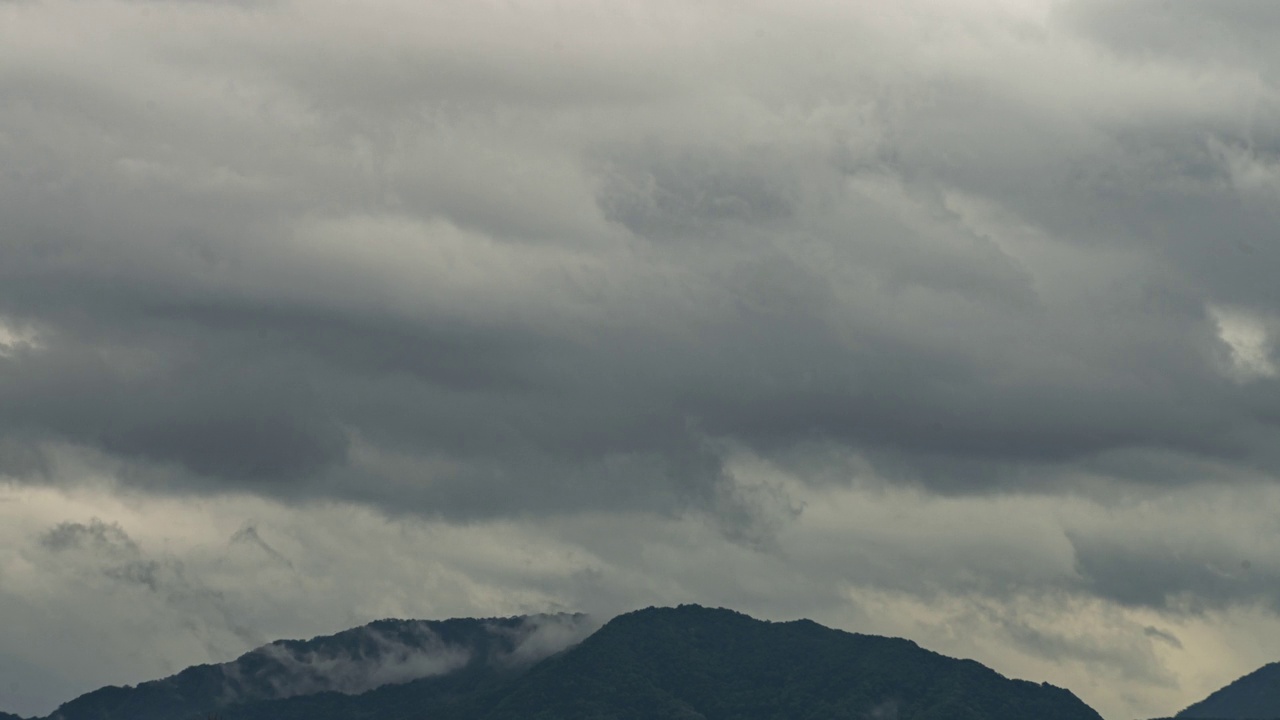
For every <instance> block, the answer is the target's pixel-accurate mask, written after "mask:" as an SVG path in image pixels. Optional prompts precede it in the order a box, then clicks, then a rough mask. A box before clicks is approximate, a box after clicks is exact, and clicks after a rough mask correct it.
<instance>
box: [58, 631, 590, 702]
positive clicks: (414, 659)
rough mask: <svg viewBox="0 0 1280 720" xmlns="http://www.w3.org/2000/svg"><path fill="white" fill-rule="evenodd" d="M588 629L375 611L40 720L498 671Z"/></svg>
mask: <svg viewBox="0 0 1280 720" xmlns="http://www.w3.org/2000/svg"><path fill="white" fill-rule="evenodd" d="M594 628H595V626H594V625H593V624H591V621H590V620H589V619H588V618H587V617H586V616H584V615H534V616H527V617H514V618H490V619H482V620H477V619H471V618H466V619H455V620H444V621H424V620H380V621H377V622H373V623H370V624H368V625H364V626H362V627H358V628H353V629H351V630H346V631H343V632H340V633H337V634H336V635H329V636H325V637H318V638H314V639H312V640H282V641H277V642H274V643H271V644H269V645H264V646H263V647H260V648H258V649H256V650H253V651H251V652H248V653H246V654H244V655H242V656H240V657H239V658H237V659H236V660H234V661H232V662H229V663H222V664H218V665H197V666H194V667H190V668H187V669H186V670H183V671H182V672H180V673H178V674H177V675H173V676H171V677H167V678H164V679H162V680H155V681H151V682H145V683H141V684H140V685H138V686H137V687H114V686H113V687H105V688H101V689H99V690H95V691H93V692H90V693H87V694H85V695H82V696H80V697H78V698H76V699H74V700H72V701H70V702H68V703H65V704H63V705H62V706H61V707H59V708H58V709H57V710H55V711H54V712H53V713H52V714H51V715H50V716H49V718H48V720H180V719H181V718H188V717H196V716H203V715H205V714H208V713H212V712H215V711H218V712H221V711H222V710H223V709H224V708H227V707H232V706H253V705H259V704H263V703H268V702H270V701H272V700H281V699H286V698H292V697H312V696H320V697H329V696H335V697H337V698H345V697H350V696H355V695H357V694H360V693H365V692H368V691H370V690H373V689H375V688H378V687H382V686H392V687H394V686H396V685H398V684H402V683H406V682H411V681H415V680H420V679H424V678H434V677H449V678H451V682H456V681H457V679H459V678H464V677H466V678H470V677H473V676H475V677H490V676H493V677H498V676H502V675H505V674H510V673H513V672H517V671H519V670H522V669H523V668H525V667H528V665H530V664H531V663H533V662H536V661H537V660H540V659H542V658H543V657H545V656H546V655H548V654H550V653H551V652H554V651H556V650H560V649H561V648H563V647H564V646H565V645H567V644H569V643H571V642H576V641H578V640H580V639H581V638H582V637H583V636H584V635H586V634H587V633H589V632H590V631H591V630H593V629H594ZM331 704H332V703H331Z"/></svg>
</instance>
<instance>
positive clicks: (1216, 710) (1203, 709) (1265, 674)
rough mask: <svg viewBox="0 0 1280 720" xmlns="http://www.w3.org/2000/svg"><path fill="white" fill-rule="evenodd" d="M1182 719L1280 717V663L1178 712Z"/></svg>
mask: <svg viewBox="0 0 1280 720" xmlns="http://www.w3.org/2000/svg"><path fill="white" fill-rule="evenodd" d="M1177 717H1179V718H1197V719H1202V718H1218V719H1220V720H1276V719H1277V718H1280V663H1271V664H1270V665H1264V666H1262V667H1260V668H1258V669H1257V670H1254V671H1253V672H1251V673H1249V674H1248V675H1245V676H1244V677H1242V678H1240V679H1238V680H1236V681H1235V682H1232V683H1231V684H1230V685H1227V686H1226V687H1224V688H1222V689H1220V690H1217V691H1216V692H1214V693H1213V694H1211V695H1209V697H1207V698H1205V699H1204V700H1201V701H1200V702H1198V703H1195V704H1194V705H1191V706H1190V707H1188V708H1187V709H1186V710H1183V711H1182V712H1180V713H1178V715H1177Z"/></svg>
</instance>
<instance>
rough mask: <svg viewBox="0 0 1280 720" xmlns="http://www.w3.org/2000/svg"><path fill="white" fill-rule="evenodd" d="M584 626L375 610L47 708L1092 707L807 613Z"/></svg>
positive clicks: (1048, 714)
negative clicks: (337, 629)
mask: <svg viewBox="0 0 1280 720" xmlns="http://www.w3.org/2000/svg"><path fill="white" fill-rule="evenodd" d="M594 628H595V626H594V625H593V624H592V623H591V621H590V619H589V618H587V617H586V616H582V615H543V616H530V617H517V618H505V619H493V620H475V619H462V620H446V621H439V622H428V621H406V620H384V621H379V622H375V623H371V624H369V625H366V626H363V627H360V628H355V629H352V630H348V631H345V632H342V633H338V634H336V635H332V636H327V637H321V638H315V639H313V640H308V641H280V642H275V643H272V644H270V645H267V646H264V647H262V648H258V649H257V650H254V651H252V652H250V653H247V654H245V655H243V656H241V657H240V658H238V659H237V660H235V661H234V662H230V663H225V664H222V665H201V666H197V667H192V668H188V669H187V670H184V671H182V672H180V673H178V674H177V675H174V676H172V677H169V678H165V679H163V680H157V681H154V682H148V683H142V684H141V685H139V686H137V687H136V688H131V687H123V688H120V687H108V688H103V689H101V690H97V691H94V692H92V693H88V694H86V695H84V696H81V697H79V698H76V699H75V700H72V701H71V702H68V703H66V704H64V705H63V706H62V707H60V708H59V709H58V710H57V711H56V712H54V713H53V714H52V715H50V716H49V720H119V719H121V718H129V719H130V720H195V719H197V718H200V717H201V716H203V715H204V714H206V713H209V712H213V711H216V712H218V713H219V714H220V715H221V716H222V717H223V718H225V720H304V719H305V720H373V719H374V718H377V719H379V720H416V719H418V718H431V719H432V720H468V719H475V718H484V719H486V720H514V719H515V718H521V719H524V718H535V719H536V718H545V719H547V720H550V719H551V718H557V719H559V720H578V719H582V720H585V719H586V718H593V719H611V718H618V719H621V718H642V717H643V718H657V717H662V718H687V719H689V720H695V719H703V720H718V719H725V720H728V719H729V718H734V719H737V720H754V719H756V718H761V719H763V718H780V717H786V718H811V717H812V718H817V717H822V718H851V719H852V718H857V719H858V720H866V719H867V718H871V719H873V720H1025V719H1027V718H1036V719H1037V720H1100V716H1099V715H1098V713H1096V712H1095V711H1094V710H1093V709H1092V708H1090V707H1089V706H1087V705H1085V704H1084V703H1083V702H1082V701H1081V700H1079V699H1078V698H1077V697H1075V696H1074V695H1073V694H1072V693H1071V692H1070V691H1068V690H1064V689H1062V688H1058V687H1054V686H1051V685H1049V684H1047V683H1046V684H1037V683H1032V682H1027V681H1024V680H1012V679H1009V678H1006V677H1004V676H1002V675H1000V674H999V673H997V672H995V671H994V670H991V669H990V668H987V667H985V666H983V665H981V664H979V663H977V662H975V661H972V660H959V659H955V658H950V657H946V656H943V655H940V654H938V653H935V652H932V651H929V650H926V649H924V648H921V647H920V646H918V645H917V644H915V643H914V642H911V641H909V640H903V639H897V638H887V637H879V636H872V635H861V634H854V633H848V632H844V631H840V630H833V629H830V628H826V627H823V626H821V625H818V624H817V623H814V622H812V621H808V620H797V621H792V622H767V621H761V620H756V619H753V618H751V617H748V616H747V615H743V614H741V613H737V612H734V611H731V610H724V609H708V608H703V607H699V606H696V605H682V606H680V607H678V608H649V609H645V610H638V611H635V612H632V613H628V614H625V615H621V616H618V617H616V618H614V619H613V620H611V621H610V622H608V623H607V624H605V625H604V626H603V627H602V628H600V629H599V630H597V631H595V632H594V633H591V634H590V635H588V633H590V632H591V630H593V629H594ZM584 638H585V639H584ZM4 720H8V719H7V718H6V719H4Z"/></svg>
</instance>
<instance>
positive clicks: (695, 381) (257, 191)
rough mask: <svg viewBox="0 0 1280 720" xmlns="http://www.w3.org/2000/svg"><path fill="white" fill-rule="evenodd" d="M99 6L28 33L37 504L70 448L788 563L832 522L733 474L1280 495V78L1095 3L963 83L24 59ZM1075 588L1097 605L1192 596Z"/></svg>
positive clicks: (646, 45)
mask: <svg viewBox="0 0 1280 720" xmlns="http://www.w3.org/2000/svg"><path fill="white" fill-rule="evenodd" d="M72 7H73V6H69V5H65V4H61V3H52V4H49V5H48V6H40V5H19V6H12V7H10V8H8V9H7V10H6V11H5V12H6V13H7V14H8V16H9V17H10V19H12V20H13V24H12V25H11V27H14V28H17V29H15V30H12V31H10V34H13V37H12V38H11V39H12V42H10V43H6V49H5V50H4V52H5V53H7V55H6V56H5V57H6V58H11V59H12V61H11V62H7V63H6V64H5V67H6V71H5V72H4V73H3V74H2V75H0V92H3V93H4V95H5V97H6V98H7V100H8V101H7V102H6V104H5V106H4V107H3V108H0V167H3V170H2V171H0V213H2V214H3V216H4V217H5V227H4V229H3V232H4V242H2V243H0V321H2V322H3V326H0V327H2V328H6V330H5V332H6V333H7V334H10V335H12V334H14V333H18V332H19V331H22V332H24V333H28V334H29V335H30V336H31V340H30V341H29V342H25V343H17V342H16V341H15V342H6V343H5V344H4V345H2V346H0V350H2V352H0V433H3V440H4V442H2V443H0V451H2V452H3V453H4V457H3V458H2V460H3V463H2V464H3V466H4V467H6V468H9V467H12V468H17V469H18V470H17V471H18V472H19V474H21V475H22V476H23V477H24V478H28V479H35V478H38V477H41V476H44V475H48V473H47V472H43V473H42V472H40V468H41V465H40V463H39V462H38V460H39V459H40V458H39V455H40V453H41V452H42V451H47V452H49V453H54V452H56V451H58V449H59V448H65V447H68V446H70V447H75V448H82V449H88V450H90V451H92V452H95V453H98V454H99V456H100V457H101V458H104V462H106V463H115V465H113V467H116V468H123V470H121V472H120V476H121V477H122V478H123V479H124V480H125V481H126V482H133V483H135V484H136V485H137V486H140V487H146V488H149V489H151V490H164V491H168V492H179V493H185V492H199V493H210V492H213V493H217V492H223V491H227V490H246V489H248V490H251V491H253V492H260V493H263V494H269V495H275V496H277V497H280V498H285V499H287V500H289V501H302V500H310V499H333V498H337V499H348V500H358V501H360V502H368V503H372V504H375V505H377V506H379V507H382V508H385V509H388V510H391V511H393V512H396V513H411V514H424V515H431V516H444V517H448V518H475V517H495V516H510V515H526V516H541V515H546V514H549V513H553V512H563V511H567V510H568V511H571V510H581V509H584V508H596V509H599V508H605V509H610V510H616V511H622V512H629V511H638V512H652V513H660V514H680V513H682V512H686V511H688V510H690V509H692V510H694V511H697V512H703V513H706V514H709V515H711V516H713V517H715V518H717V519H718V522H719V523H720V528H721V530H722V531H723V532H724V533H725V534H726V535H727V536H729V537H732V538H736V539H738V540H740V541H741V542H743V543H746V544H748V545H751V546H754V547H760V548H767V547H770V542H771V541H770V537H771V536H772V535H774V534H776V533H777V532H778V531H779V529H780V528H783V527H785V526H786V524H787V522H788V518H793V517H795V516H796V515H797V513H799V512H802V510H801V508H800V507H799V506H798V505H796V504H795V503H793V502H791V501H790V499H789V498H787V497H786V496H785V495H786V494H785V493H784V492H781V491H774V490H770V489H769V488H763V489H760V488H757V489H756V490H752V491H746V490H743V489H742V486H741V484H740V483H738V482H737V479H736V478H735V477H734V474H733V471H732V470H731V469H730V468H729V460H730V459H731V458H732V456H733V455H734V454H735V453H739V452H749V453H754V454H757V455H759V456H761V457H765V458H768V459H769V460H771V461H774V462H777V463H779V464H783V465H787V466H788V467H792V468H800V467H808V468H809V469H810V471H811V475H812V476H813V477H814V478H817V477H819V476H823V477H829V476H830V474H831V473H830V472H828V471H827V470H825V469H822V468H816V469H815V468H813V467H812V466H813V463H812V462H808V463H806V462H802V461H796V460H795V455H796V453H797V449H798V448H808V447H813V446H822V445H828V446H832V447H835V448H838V449H839V450H840V452H843V453H847V454H852V455H856V456H858V457H861V458H864V459H865V460H866V461H868V462H869V463H870V466H871V468H872V469H873V470H874V471H875V472H877V473H878V474H879V476H880V477H881V478H882V479H884V480H885V481H887V482H891V483H913V484H916V485H918V486H920V487H922V488H924V489H926V490H927V491H929V492H945V493H949V494H954V495H966V494H974V493H991V494H999V493H1005V492H1011V491H1026V490H1030V491H1034V492H1054V491H1059V490H1063V491H1065V490H1071V489H1075V488H1077V487H1079V486H1082V485H1083V484H1084V483H1082V481H1081V480H1080V477H1081V476H1086V475H1093V476H1098V475H1100V476H1105V477H1106V480H1107V482H1120V483H1122V484H1123V483H1126V482H1135V481H1136V482H1140V483H1143V484H1145V485H1144V486H1146V487H1157V488H1158V487H1168V486H1172V485H1183V484H1194V483H1196V482H1205V481H1216V480H1221V479H1224V478H1234V477H1237V476H1246V475H1251V474H1254V475H1256V474H1261V475H1264V476H1274V474H1275V473H1276V472H1277V471H1278V470H1280V457H1278V456H1277V451H1276V450H1275V449H1274V448H1275V447H1277V445H1276V440H1277V439H1280V438H1278V437H1277V420H1278V419H1280V395H1277V392H1278V391H1277V381H1276V378H1275V375H1276V372H1275V367H1274V365H1273V364H1272V360H1271V355H1272V350H1271V343H1272V342H1273V341H1272V338H1274V337H1275V335H1276V331H1277V323H1278V322H1280V294H1277V293H1278V292H1280V291H1277V287H1280V285H1277V283H1275V282H1274V281H1273V278H1272V274H1273V271H1274V268H1275V267H1277V266H1280V255H1278V254H1277V253H1280V244H1277V243H1276V242H1275V241H1274V227H1275V221H1276V219H1277V218H1276V214H1275V211H1274V207H1275V199H1276V193H1277V191H1278V190H1280V153H1278V152H1277V149H1278V148H1280V113H1276V112H1273V111H1272V110H1271V109H1273V108H1275V107H1277V106H1278V105H1277V96H1276V93H1275V92H1274V88H1272V87H1271V86H1269V85H1267V84H1266V82H1260V81H1258V77H1261V76H1264V75H1265V72H1269V71H1268V70H1267V68H1268V67H1270V65H1269V64H1268V63H1271V62H1272V58H1271V57H1270V56H1269V55H1268V54H1267V50H1266V48H1259V49H1258V50H1257V52H1256V53H1255V52H1253V51H1250V50H1248V49H1247V48H1246V49H1240V50H1237V51H1233V53H1232V55H1231V62H1230V63H1228V64H1227V65H1221V66H1220V65H1218V64H1214V63H1208V62H1207V61H1204V62H1203V63H1202V64H1201V65H1194V62H1195V61H1194V59H1193V60H1188V59H1186V58H1173V57H1169V56H1167V55H1164V54H1160V53H1156V52H1150V53H1148V54H1146V55H1144V58H1145V59H1144V61H1143V62H1142V63H1134V62H1132V61H1130V60H1127V59H1126V60H1124V61H1120V60H1117V59H1116V58H1115V54H1117V53H1120V54H1123V52H1121V51H1122V50H1123V51H1125V52H1127V51H1128V50H1132V49H1134V48H1138V47H1139V46H1146V45H1150V46H1151V47H1157V46H1158V45H1159V42H1157V40H1158V38H1157V39H1141V40H1139V39H1126V38H1127V36H1122V35H1107V34H1106V33H1105V32H1104V31H1108V32H1109V30H1108V29H1109V28H1112V27H1113V26H1117V27H1118V26H1119V25H1120V23H1119V22H1118V20H1117V19H1116V18H1112V17H1111V16H1110V15H1108V13H1115V12H1122V11H1120V10H1109V9H1107V7H1103V6H1102V5H1094V4H1088V3H1083V4H1081V3H1077V4H1068V5H1066V6H1063V7H1062V8H1060V10H1059V11H1056V12H1055V13H1052V14H1051V19H1050V21H1049V22H1048V23H1047V24H1046V25H1044V26H1043V27H1038V28H1036V29H1035V31H1034V32H1030V31H1029V32H1025V33H1013V32H1007V31H1006V29H1003V28H1004V26H1003V25H999V23H996V24H984V23H982V22H978V21H972V22H970V21H967V20H964V19H963V18H959V19H957V18H952V20H951V21H952V22H954V23H955V27H956V28H959V29H958V30H957V36H956V37H955V38H951V37H949V36H948V37H941V38H938V37H931V38H930V39H929V40H928V42H924V41H923V40H921V41H919V42H917V40H918V39H919V38H917V35H918V34H920V33H923V32H924V31H923V30H920V29H919V28H915V27H914V26H910V27H908V26H897V25H894V24H893V23H894V22H895V21H894V20H893V19H892V18H888V19H881V20H877V22H882V23H886V24H885V25H884V27H879V26H877V27H875V28H874V29H873V30H867V29H865V28H862V25H861V24H860V23H858V22H853V21H852V18H851V17H843V16H840V15H838V14H836V15H833V16H831V17H827V16H826V15H823V13H822V12H819V11H818V10H813V11H811V12H812V13H814V14H812V15H810V14H806V13H801V14H799V15H796V16H794V17H792V16H785V17H782V16H779V17H773V16H772V14H771V11H761V14H760V15H759V16H754V15H750V14H745V15H741V16H739V15H735V14H733V13H729V12H728V11H726V10H723V9H719V8H716V7H714V6H706V7H701V6H700V7H699V8H692V9H687V10H676V9H673V8H668V9H667V10H666V11H664V12H666V13H668V14H665V15H664V14H663V13H661V12H660V13H658V14H657V15H646V14H644V13H639V14H626V13H622V11H618V13H621V14H614V13H612V12H611V11H610V12H605V11H600V13H599V14H592V13H585V12H584V15H583V16H582V17H581V18H578V21H579V22H581V23H584V24H585V27H583V28H578V30H577V31H575V32H573V33H567V32H565V30H564V27H565V25H564V23H561V22H559V21H557V20H555V18H554V17H553V14H542V13H538V12H532V11H529V10H518V9H516V10H511V9H508V10H501V9H498V8H496V7H483V8H469V9H463V8H444V7H443V6H440V7H436V6H432V7H429V8H425V9H419V10H411V9H408V8H393V9H392V10H388V11H387V12H390V13H391V15H393V16H395V17H384V18H381V19H379V20H376V21H375V20H373V19H369V18H364V17H360V18H351V17H348V16H347V13H346V12H345V11H342V10H339V9H335V8H333V7H329V6H319V7H318V8H317V9H315V10H314V11H310V12H308V13H306V17H305V18H299V17H296V14H294V13H292V12H291V10H290V7H289V6H287V5H269V6H267V7H264V8H262V9H260V10H255V11H253V13H256V14H252V13H251V14H250V15H251V19H252V21H250V19H247V18H249V17H250V15H246V14H245V13H244V11H243V10H241V9H235V8H219V7H217V6H215V5H210V4H201V3H172V4H151V5H148V6H147V7H148V8H149V12H150V15H147V16H146V17H148V18H150V19H144V13H142V12H141V11H140V10H137V8H139V7H140V6H138V5H134V4H120V3H103V4H98V5H94V6H93V7H92V8H91V9H90V10H89V11H86V12H87V15H85V16H84V17H82V18H79V19H76V20H75V21H74V22H75V23H80V24H77V25H74V26H73V28H72V30H70V31H68V33H67V35H66V37H73V38H78V39H79V40H80V41H81V42H80V46H79V47H76V48H70V47H64V46H63V45H60V44H59V41H58V40H57V39H56V38H53V39H48V40H41V41H37V40H32V39H30V38H32V37H38V34H37V35H30V34H29V35H25V36H22V37H19V35H18V34H17V33H19V32H21V31H22V30H23V29H24V28H25V29H26V30H32V29H33V28H39V27H43V26H44V25H43V24H42V23H56V22H72V20H70V19H67V18H66V17H64V16H62V15H59V14H58V13H66V12H70V11H69V10H68V8H72ZM1108 7H1110V6H1108ZM1126 7H1128V9H1127V10H1124V11H1123V12H1126V13H1139V14H1141V13H1144V12H1157V9H1155V6H1151V8H1148V7H1147V6H1146V5H1144V4H1142V3H1138V4H1133V5H1129V6H1126ZM1161 7H1162V8H1163V7H1164V6H1161ZM1223 7H1224V9H1222V10H1220V11H1213V13H1217V14H1215V15H1214V17H1215V18H1218V20H1217V21H1215V22H1218V23H1219V25H1217V26H1215V27H1218V26H1221V27H1224V28H1225V27H1235V24H1239V23H1241V22H1242V18H1244V16H1243V15H1240V13H1245V12H1247V11H1249V9H1248V8H1246V7H1245V6H1244V5H1239V6H1236V5H1232V6H1230V7H1229V8H1228V7H1227V6H1223ZM1261 7H1262V6H1256V7H1255V8H1254V9H1255V10H1258V11H1259V12H1263V11H1262V10H1261V9H1260V8H1261ZM1233 8H1234V9H1233ZM44 11H47V12H50V13H52V15H50V16H49V18H44V17H43V16H41V15H40V13H41V12H44ZM833 12H834V11H833ZM1159 12H1165V11H1164V10H1159ZM1199 12H1202V11H1199V10H1197V11H1195V13H1199ZM1203 12H1206V13H1207V12H1210V11H1208V10H1205V11H1203ZM188 13H189V14H188ZM1168 13H1169V28H1170V29H1168V32H1174V29H1176V28H1178V27H1183V25H1182V24H1181V23H1189V22H1190V21H1189V20H1186V18H1185V17H1184V16H1187V13H1192V11H1190V10H1184V9H1176V10H1169V11H1168ZM1192 14H1194V13H1192ZM1188 17H1189V16H1188ZM50 18H51V19H50ZM671 18H674V19H671ZM195 20H199V21H200V22H199V23H197V22H195ZM94 22H100V23H102V25H101V26H100V27H99V26H95V25H93V24H92V23H94ZM1259 22H1260V23H1264V22H1266V20H1265V19H1261V20H1259ZM197 25H199V26H200V27H204V28H207V30H206V32H207V33H208V35H207V36H201V38H196V37H195V36H194V35H191V36H189V35H188V34H189V33H191V32H194V31H191V30H182V29H181V28H184V27H185V28H191V27H196V26H197ZM829 26H830V27H839V28H842V32H839V33H832V32H831V31H830V30H829ZM111 28H115V29H116V30H119V31H120V32H121V33H123V34H121V35H119V36H116V35H112V34H111V33H110V32H109V30H110V29H111ZM407 28H414V30H413V31H412V32H410V31H409V30H408V29H407ZM440 28H448V33H445V32H444V31H443V30H441V29H440ZM843 30H847V32H843ZM175 32H176V35H173V34H171V33H175ZM1117 32H1118V31H1117ZM1143 32H1146V31H1143ZM1150 32H1157V31H1154V30H1153V31H1150ZM1159 32H1165V30H1160V31H1159ZM1223 32H1227V31H1226V30H1224V31H1223ZM895 33H897V35H895ZM925 34H927V33H925ZM24 37H25V38H26V39H25V40H24V39H23V38H24ZM39 37H43V36H39ZM204 37H207V38H209V39H207V40H205V39H202V38H204ZM459 37H461V38H470V39H472V40H475V43H468V42H462V41H459V40H458V39H457V38H459ZM1144 37H1145V36H1144ZM1161 37H1163V36H1161ZM601 38H606V39H611V41H605V40H601ZM895 38H897V39H895ZM197 39H199V40H200V41H199V42H195V41H196V40H197ZM185 40H192V41H193V42H192V43H185ZM1161 42H1163V41H1161ZM1170 42H1173V41H1170ZM1206 42H1208V41H1206ZM42 43H44V44H42ZM967 43H972V45H970V44H967ZM1099 43H1101V44H1103V45H1105V46H1106V47H1107V48H1110V49H1105V50H1104V49H1103V48H1100V47H1099ZM232 48H234V49H235V50H234V52H233V50H232ZM707 48H710V50H708V49H707ZM920 48H924V49H920ZM930 48H932V49H930ZM73 52H74V53H79V55H76V54H71V55H64V53H73ZM1212 52H1213V50H1212V48H1211V47H1210V46H1208V45H1206V46H1205V49H1204V53H1206V54H1208V53H1212ZM68 58H72V59H68ZM939 58H952V59H951V60H947V59H942V60H940V59H939ZM1189 63H1190V64H1191V65H1194V67H1190V68H1189V67H1188V65H1189ZM107 68H109V69H110V72H108V70H107ZM1206 74H1207V75H1206ZM1204 77H1208V78H1209V81H1206V80H1204V79H1203V78H1204ZM1082 78H1085V79H1082ZM1206 83H1208V84H1207V86H1206ZM1137 89H1142V90H1143V92H1142V93H1138V92H1136V90H1137ZM1246 109H1247V110H1248V112H1249V113H1250V115H1249V120H1248V122H1247V123H1243V124H1242V122H1241V121H1240V119H1239V117H1238V113H1239V112H1241V111H1243V110H1246ZM2 339H3V338H2V337H0V340H2ZM1210 468H1212V469H1214V470H1212V471H1210V470H1207V469H1210ZM845 479H846V480H847V478H845ZM814 482H815V483H816V482H817V481H816V480H815V481H814ZM1076 551H1077V553H1078V554H1079V556H1080V568H1081V572H1082V574H1083V575H1085V576H1086V577H1087V578H1088V579H1089V581H1090V583H1092V586H1093V587H1095V588H1096V592H1097V593H1098V594H1099V595H1100V596H1104V597H1110V598H1113V599H1116V600H1118V601H1121V602H1140V603H1148V604H1159V602H1160V600H1159V598H1163V597H1165V596H1166V595H1167V594H1169V593H1171V592H1178V591H1181V590H1182V589H1184V588H1182V586H1181V585H1179V584H1178V583H1179V581H1178V580H1177V576H1176V575H1174V574H1172V573H1170V574H1157V575H1154V576H1152V577H1151V578H1150V580H1149V582H1148V581H1144V580H1141V579H1139V578H1136V577H1135V576H1134V575H1133V574H1132V573H1130V572H1128V568H1127V567H1124V566H1122V565H1113V564H1111V563H1121V564H1123V562H1125V561H1124V560H1123V556H1117V555H1115V553H1113V552H1112V551H1111V550H1109V549H1106V548H1101V547H1099V546H1095V545H1090V544H1089V543H1087V542H1085V541H1084V540H1081V541H1080V542H1079V544H1078V545H1077V547H1076ZM1117 557H1119V558H1120V559H1116V558H1117ZM1185 589H1186V590H1187V591H1188V592H1200V591H1201V590H1203V591H1204V592H1206V593H1208V594H1210V595H1214V594H1219V591H1220V589H1219V588H1218V587H1217V586H1215V585H1213V584H1212V583H1211V582H1210V581H1209V580H1208V576H1207V575H1206V576H1205V580H1204V582H1197V583H1196V584H1195V587H1187V588H1185ZM1222 592H1226V591H1222ZM1246 594H1248V593H1246ZM1250 597H1252V596H1250Z"/></svg>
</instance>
